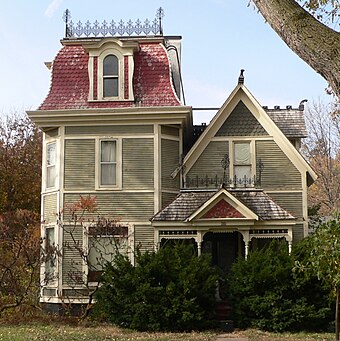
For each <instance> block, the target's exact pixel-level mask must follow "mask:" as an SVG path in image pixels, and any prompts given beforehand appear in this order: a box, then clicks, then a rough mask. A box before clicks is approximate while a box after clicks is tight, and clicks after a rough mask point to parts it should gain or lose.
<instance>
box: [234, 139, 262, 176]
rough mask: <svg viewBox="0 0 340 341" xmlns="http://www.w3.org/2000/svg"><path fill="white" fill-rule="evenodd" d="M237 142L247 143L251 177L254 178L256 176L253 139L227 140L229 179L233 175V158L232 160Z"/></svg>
mask: <svg viewBox="0 0 340 341" xmlns="http://www.w3.org/2000/svg"><path fill="white" fill-rule="evenodd" d="M238 143H249V151H250V162H251V177H252V178H254V177H255V176H256V149H255V140H246V139H245V140H232V141H229V177H230V179H233V178H234V175H235V170H234V166H235V160H234V150H235V144H238Z"/></svg>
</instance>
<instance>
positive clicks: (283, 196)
mask: <svg viewBox="0 0 340 341" xmlns="http://www.w3.org/2000/svg"><path fill="white" fill-rule="evenodd" d="M268 195H269V196H270V197H271V198H272V199H273V200H275V202H277V203H278V204H279V205H280V206H281V207H282V208H284V209H285V210H287V211H288V212H289V213H291V214H292V215H293V216H294V217H296V218H300V219H302V217H303V211H302V193H296V192H295V193H289V192H283V193H268Z"/></svg>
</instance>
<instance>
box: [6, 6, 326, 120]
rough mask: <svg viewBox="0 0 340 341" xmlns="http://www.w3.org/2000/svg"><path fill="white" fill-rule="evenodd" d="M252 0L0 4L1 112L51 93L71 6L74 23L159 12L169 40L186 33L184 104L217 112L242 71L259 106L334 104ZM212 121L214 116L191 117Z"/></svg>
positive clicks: (32, 103) (39, 100)
mask: <svg viewBox="0 0 340 341" xmlns="http://www.w3.org/2000/svg"><path fill="white" fill-rule="evenodd" d="M248 2H249V0H204V1H201V0H171V1H170V0H157V1H156V0H144V1H141V0H124V1H114V0H110V1H108V0H97V1H87V0H30V1H27V0H11V1H8V0H0V5H1V6H0V41H1V45H0V89H1V91H0V114H2V115H9V114H12V113H16V112H19V113H20V112H23V111H25V110H35V109H37V107H38V106H39V105H40V104H41V103H42V101H43V100H44V98H45V97H46V95H47V94H48V90H49V86H50V79H51V77H50V72H49V71H48V69H47V68H46V67H45V65H44V62H48V61H53V59H54V57H55V55H56V53H57V52H58V50H59V49H60V48H61V44H60V40H61V39H62V38H63V37H64V33H65V23H64V22H63V19H62V16H63V13H64V11H65V10H66V9H69V10H70V12H71V16H72V20H73V21H74V22H78V21H79V20H80V21H82V22H83V23H84V22H85V21H87V20H89V21H90V22H94V21H95V20H98V21H99V22H102V21H103V20H106V21H111V20H112V19H114V20H115V21H116V22H117V21H119V20H120V19H123V20H124V21H128V20H129V19H131V20H132V21H135V20H137V19H138V18H139V19H140V20H142V21H144V20H145V19H146V18H148V19H154V17H155V14H156V11H157V9H158V8H159V7H162V8H163V9H164V12H165V16H164V18H163V30H164V35H180V36H182V56H181V57H182V78H183V85H184V91H185V99H186V104H187V105H190V106H193V107H220V106H221V105H222V104H223V102H224V101H225V100H226V99H227V97H228V95H229V94H230V92H231V91H232V90H233V89H234V87H235V86H236V84H237V80H238V76H239V74H240V69H245V74H244V75H245V85H246V86H247V88H248V89H249V90H250V91H251V93H252V94H253V95H254V96H255V97H256V98H257V100H258V101H259V102H260V104H261V105H267V106H269V107H273V106H274V105H280V106H281V107H284V106H286V105H292V106H293V107H297V106H298V105H299V103H300V101H301V100H303V99H308V101H309V103H311V102H313V101H318V100H319V99H320V100H321V101H324V102H329V101H331V97H330V96H329V95H326V93H325V88H326V87H327V82H326V81H325V80H324V79H323V78H322V77H321V76H320V75H318V74H317V73H316V72H315V71H314V70H313V69H312V68H311V67H310V66H308V65H307V64H306V63H305V62H304V61H302V60H301V59H300V58H299V57H298V56H297V55H295V54H294V53H293V52H292V51H291V50H290V49H289V48H288V47H287V46H286V45H285V43H284V42H283V41H282V40H281V39H280V37H279V36H278V35H277V34H276V33H275V32H274V31H273V30H272V28H271V27H270V26H269V24H267V23H266V22H265V21H264V19H263V18H262V16H261V15H260V13H258V12H257V10H256V9H254V8H253V7H252V5H250V6H248ZM194 113H195V114H194V122H195V123H201V122H206V123H208V122H209V120H210V119H211V116H212V113H204V112H194Z"/></svg>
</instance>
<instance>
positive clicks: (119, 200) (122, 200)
mask: <svg viewBox="0 0 340 341" xmlns="http://www.w3.org/2000/svg"><path fill="white" fill-rule="evenodd" d="M80 195H82V196H86V195H87V194H86V193H79V194H74V193H72V194H71V193H67V194H64V199H65V206H66V205H69V204H72V203H76V202H77V201H79V196H80ZM95 196H96V203H97V211H95V212H94V213H93V214H91V215H90V216H92V217H94V218H95V217H97V216H98V215H100V216H103V217H105V218H107V219H118V220H120V221H123V222H129V221H135V222H139V221H140V222H143V221H148V220H149V219H150V218H151V217H152V216H153V215H154V194H153V193H134V192H130V193H127V192H113V191H112V192H104V193H101V192H97V193H96V194H95ZM65 219H69V217H67V216H66V218H65Z"/></svg>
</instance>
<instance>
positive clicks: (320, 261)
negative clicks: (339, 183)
mask: <svg viewBox="0 0 340 341" xmlns="http://www.w3.org/2000/svg"><path fill="white" fill-rule="evenodd" d="M339 218H340V217H339V215H338V216H337V217H335V218H334V219H332V220H329V221H328V222H325V223H323V224H321V225H320V226H319V227H317V228H316V229H315V231H314V233H313V234H312V235H311V236H310V237H308V243H309V245H310V247H309V250H310V254H309V257H306V258H305V260H304V262H297V264H296V266H297V268H298V269H300V270H302V271H308V270H309V271H314V272H315V273H316V275H317V277H318V278H319V279H320V280H321V281H323V282H324V283H326V284H327V285H329V286H330V287H331V288H332V290H333V294H334V296H335V302H336V303H335V334H336V340H339V291H340V219H339Z"/></svg>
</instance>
